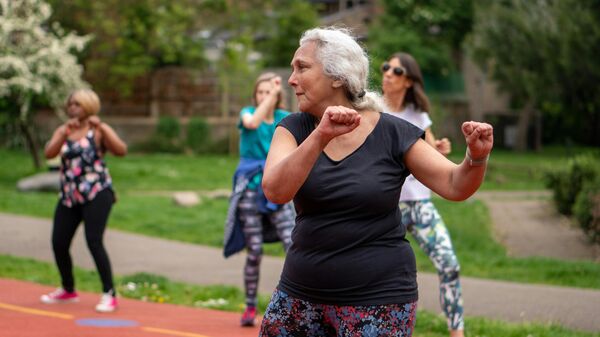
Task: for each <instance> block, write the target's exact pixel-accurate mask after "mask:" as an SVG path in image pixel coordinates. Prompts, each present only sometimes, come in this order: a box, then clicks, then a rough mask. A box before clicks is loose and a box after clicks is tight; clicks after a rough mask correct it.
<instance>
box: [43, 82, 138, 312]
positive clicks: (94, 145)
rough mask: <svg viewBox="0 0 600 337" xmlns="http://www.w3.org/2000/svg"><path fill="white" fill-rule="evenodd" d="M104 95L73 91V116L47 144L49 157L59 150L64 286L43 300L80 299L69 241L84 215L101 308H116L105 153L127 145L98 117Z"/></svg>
mask: <svg viewBox="0 0 600 337" xmlns="http://www.w3.org/2000/svg"><path fill="white" fill-rule="evenodd" d="M99 111H100V99H99V98H98V95H96V93H95V92H94V91H92V90H89V89H80V90H76V91H75V92H73V93H72V94H71V95H70V96H69V98H68V100H67V115H68V117H69V120H68V121H67V122H66V123H64V124H63V125H61V126H59V127H58V128H57V129H56V130H55V131H54V134H53V135H52V138H51V139H50V141H48V143H47V144H46V148H45V155H46V158H54V157H55V156H57V155H60V158H61V165H60V198H59V201H58V204H57V205H56V210H55V213H54V222H53V228H52V248H53V251H54V258H55V260H56V265H57V267H58V270H59V272H60V276H61V283H62V286H61V287H60V288H58V289H56V290H55V291H53V292H51V293H49V294H45V295H42V297H41V301H42V302H43V303H48V304H51V303H61V302H76V301H78V300H79V296H78V294H77V291H76V290H75V280H74V278H73V262H72V260H71V255H70V252H69V250H70V246H71V242H72V240H73V236H74V235H75V231H76V229H77V227H78V226H79V223H80V222H82V221H83V223H84V227H85V239H86V242H87V246H88V248H89V250H90V253H91V254H92V257H93V259H94V262H95V264H96V268H97V269H98V273H99V274H100V280H101V281H102V293H103V294H102V297H101V298H100V302H99V303H98V305H96V311H98V312H112V311H115V310H116V309H117V298H116V291H115V288H114V284H113V277H112V270H111V265H110V260H109V258H108V254H107V253H106V249H105V248H104V243H103V236H104V230H105V229H106V224H107V221H108V216H109V214H110V210H111V208H112V205H113V203H114V202H115V200H116V199H115V195H114V191H113V187H112V181H111V177H110V174H109V172H108V168H107V167H106V163H105V161H104V155H105V154H106V152H110V153H112V154H114V155H116V156H124V155H125V154H126V153H127V145H126V144H125V143H124V142H123V140H121V138H120V137H119V136H118V135H117V133H116V132H115V131H114V130H113V129H112V128H111V127H110V126H109V125H108V124H106V123H103V122H102V121H101V120H100V118H99V117H98V112H99Z"/></svg>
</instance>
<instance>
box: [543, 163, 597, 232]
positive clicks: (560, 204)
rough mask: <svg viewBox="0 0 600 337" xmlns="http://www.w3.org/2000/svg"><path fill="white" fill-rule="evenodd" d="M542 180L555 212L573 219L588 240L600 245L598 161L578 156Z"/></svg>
mask: <svg viewBox="0 0 600 337" xmlns="http://www.w3.org/2000/svg"><path fill="white" fill-rule="evenodd" d="M545 177H546V186H547V187H548V188H550V189H551V190H552V191H553V199H554V203H555V204H556V207H557V209H558V211H559V212H560V213H562V214H565V215H568V216H570V215H574V216H575V218H576V219H577V221H578V223H579V225H580V226H581V227H582V228H583V230H584V231H585V232H586V233H587V234H588V235H589V236H590V238H592V240H594V241H595V242H600V159H599V158H597V157H596V156H592V155H579V156H577V157H574V158H573V159H570V160H569V161H568V162H567V163H566V165H565V166H562V167H560V168H554V169H552V170H550V171H548V172H546V175H545Z"/></svg>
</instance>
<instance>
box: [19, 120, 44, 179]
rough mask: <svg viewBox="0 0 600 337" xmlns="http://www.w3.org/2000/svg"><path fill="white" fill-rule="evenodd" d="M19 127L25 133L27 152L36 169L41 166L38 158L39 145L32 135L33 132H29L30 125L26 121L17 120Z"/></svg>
mask: <svg viewBox="0 0 600 337" xmlns="http://www.w3.org/2000/svg"><path fill="white" fill-rule="evenodd" d="M19 127H20V128H21V132H23V134H24V135H25V140H27V148H28V149H29V153H30V154H31V157H32V159H33V165H34V166H35V168H36V169H39V168H41V167H42V164H41V160H40V152H39V150H40V147H39V145H38V143H37V141H36V139H35V137H34V136H33V132H31V127H30V126H29V125H28V124H27V123H23V122H22V121H21V122H19Z"/></svg>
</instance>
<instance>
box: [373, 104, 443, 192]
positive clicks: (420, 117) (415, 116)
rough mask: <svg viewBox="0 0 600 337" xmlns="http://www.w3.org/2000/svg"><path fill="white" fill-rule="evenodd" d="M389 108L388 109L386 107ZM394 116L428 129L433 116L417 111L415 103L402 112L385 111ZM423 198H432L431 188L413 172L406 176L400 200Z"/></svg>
mask: <svg viewBox="0 0 600 337" xmlns="http://www.w3.org/2000/svg"><path fill="white" fill-rule="evenodd" d="M386 110H387V109H386ZM384 112H386V113H388V114H390V115H392V116H395V117H398V118H402V119H404V120H406V121H408V122H410V123H412V124H414V125H416V126H418V127H419V128H421V129H423V130H426V129H427V128H429V127H431V124H433V123H432V122H431V118H429V114H428V113H427V112H420V111H416V110H415V109H414V107H413V105H412V104H411V105H408V106H407V107H406V108H405V109H404V110H402V111H400V112H392V111H384ZM423 199H431V190H430V189H429V188H427V186H425V185H423V184H421V182H420V181H418V180H417V179H416V178H415V177H414V176H413V175H412V174H411V175H409V176H408V177H407V178H406V181H405V182H404V185H403V186H402V192H401V193H400V201H416V200H423Z"/></svg>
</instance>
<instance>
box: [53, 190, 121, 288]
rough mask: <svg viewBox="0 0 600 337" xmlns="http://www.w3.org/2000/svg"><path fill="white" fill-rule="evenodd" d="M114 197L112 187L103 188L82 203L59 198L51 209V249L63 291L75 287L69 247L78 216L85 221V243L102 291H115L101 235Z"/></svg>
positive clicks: (79, 220) (79, 219)
mask: <svg viewBox="0 0 600 337" xmlns="http://www.w3.org/2000/svg"><path fill="white" fill-rule="evenodd" d="M114 200H115V198H114V194H113V191H112V190H110V189H104V190H102V191H100V192H99V193H98V194H97V195H96V197H95V198H94V199H93V200H92V201H89V202H87V203H85V204H83V205H73V207H66V206H65V205H63V204H62V202H61V201H59V202H58V205H57V206H56V212H55V213H54V227H53V229H52V249H53V250H54V258H55V260H56V265H57V266H58V271H59V272H60V277H61V279H62V286H63V288H64V289H65V290H66V291H69V292H72V291H74V290H75V280H74V279H73V262H72V260H71V254H70V253H69V249H70V247H71V241H72V240H73V236H75V231H76V230H77V226H79V223H80V222H81V220H83V223H84V228H85V240H86V242H87V246H88V248H89V250H90V252H91V253H92V257H93V258H94V262H95V263H96V268H98V273H99V274H100V279H101V280H102V291H103V292H105V293H107V292H109V291H110V290H113V291H114V289H113V280H112V270H111V268H110V260H109V259H108V255H107V254H106V250H105V249H104V243H103V242H102V236H103V234H104V229H105V228H106V222H107V220H108V215H109V214H110V210H111V208H112V205H113V202H114Z"/></svg>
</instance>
